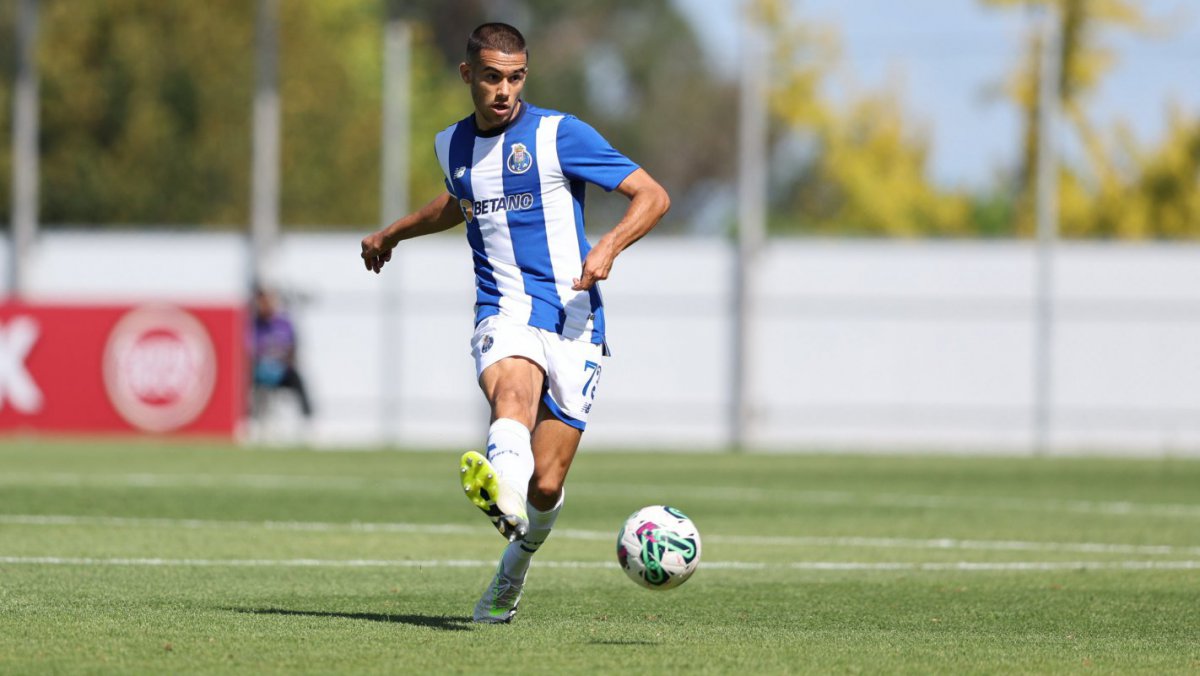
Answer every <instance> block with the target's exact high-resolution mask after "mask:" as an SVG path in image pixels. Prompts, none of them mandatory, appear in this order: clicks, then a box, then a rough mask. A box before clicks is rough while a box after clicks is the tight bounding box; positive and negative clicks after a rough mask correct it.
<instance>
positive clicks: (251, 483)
mask: <svg viewBox="0 0 1200 676" xmlns="http://www.w3.org/2000/svg"><path fill="white" fill-rule="evenodd" d="M447 476H448V477H451V478H448V479H447V480H446V483H445V484H442V483H440V482H436V481H435V482H430V481H427V480H420V479H398V478H386V479H378V478H367V477H354V476H315V475H293V474H236V473H231V474H195V473H189V474H154V473H122V474H104V473H71V472H50V473H39V472H9V473H5V474H3V475H0V485H8V486H63V487H67V486H70V487H118V488H165V489H170V488H218V489H229V488H243V489H261V490H326V491H362V490H366V489H372V488H374V489H378V490H397V491H407V492H410V493H424V494H439V493H442V492H444V491H446V490H450V489H449V488H447V487H448V486H453V485H454V483H453V480H452V478H453V475H452V474H448V475H447ZM672 490H673V489H672V488H671V487H669V486H663V485H658V484H637V483H612V482H598V481H588V482H586V483H584V482H580V483H576V484H572V485H571V492H572V493H573V494H579V495H583V496H590V497H596V496H612V495H627V496H639V497H640V496H645V495H648V494H658V495H669V494H671V492H672ZM686 491H687V493H688V494H689V495H698V496H703V499H704V500H716V501H726V502H746V501H756V502H762V501H766V502H787V503H801V504H817V505H829V506H838V505H853V506H859V507H885V508H905V509H954V510H959V509H986V510H1008V511H1016V512H1050V513H1071V514H1088V515H1104V516H1130V517H1139V516H1153V517H1164V518H1181V519H1200V504H1189V503H1151V502H1134V501H1128V500H1120V501H1098V500H1066V499H1061V500H1060V499H1045V498H1027V497H1007V496H986V495H977V496H972V495H929V494H918V493H912V494H909V493H873V492H853V491H817V490H803V489H795V490H793V489H786V488H758V487H740V486H720V485H717V486H689V487H687V488H686Z"/></svg>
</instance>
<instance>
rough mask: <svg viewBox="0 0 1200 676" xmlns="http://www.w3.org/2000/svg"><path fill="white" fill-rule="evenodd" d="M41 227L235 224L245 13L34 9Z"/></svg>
mask: <svg viewBox="0 0 1200 676" xmlns="http://www.w3.org/2000/svg"><path fill="white" fill-rule="evenodd" d="M40 27H41V34H40V36H39V61H40V68H41V150H42V164H41V170H42V187H41V202H42V206H41V218H42V220H43V221H45V222H48V223H75V224H103V223H118V224H124V223H155V224H157V223H203V224H225V225H232V226H236V225H237V224H239V223H244V222H245V219H246V213H247V209H248V206H247V205H248V192H249V167H248V165H249V161H250V127H249V114H248V113H249V110H250V97H251V89H252V83H253V61H252V59H251V38H252V33H253V30H252V29H253V5H252V4H250V3H245V2H241V1H240V0H212V2H205V3H186V2H169V3H164V2H159V1H158V0H112V1H111V2H87V3H79V2H73V1H72V0H47V1H46V2H43V3H41V20H40Z"/></svg>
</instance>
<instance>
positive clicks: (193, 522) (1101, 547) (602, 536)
mask: <svg viewBox="0 0 1200 676" xmlns="http://www.w3.org/2000/svg"><path fill="white" fill-rule="evenodd" d="M0 524H6V525H22V526H100V527H118V528H185V529H238V530H254V529H263V530H272V531H297V532H322V533H323V532H332V533H416V534H428V535H470V536H475V535H478V534H479V532H480V529H479V528H477V527H470V526H465V525H461V524H449V523H447V524H421V523H361V522H348V523H335V522H313V521H222V520H215V519H169V518H142V517H113V516H70V515H38V514H0ZM701 535H702V538H703V541H704V542H706V543H710V544H732V545H753V546H780V547H851V548H868V549H873V548H879V549H931V550H975V551H1045V552H1075V553H1092V554H1138V555H1163V556H1181V555H1187V556H1192V555H1200V547H1181V546H1173V545H1147V544H1142V545H1135V544H1121V543H1105V542H1037V541H1026V540H982V539H980V540H973V539H972V540H965V539H960V538H924V539H917V538H878V537H858V536H841V537H823V536H811V537H806V536H758V535H721V534H707V533H702V534H701ZM554 536H555V538H556V539H568V540H592V541H608V540H613V539H614V538H615V537H616V535H615V533H607V532H603V531H595V530H583V529H573V528H560V529H555V531H554Z"/></svg>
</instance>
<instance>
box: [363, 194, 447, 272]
mask: <svg viewBox="0 0 1200 676" xmlns="http://www.w3.org/2000/svg"><path fill="white" fill-rule="evenodd" d="M463 220H465V219H464V217H463V213H462V210H461V209H459V208H458V201H457V200H456V199H455V198H454V195H451V194H450V193H449V192H444V193H442V194H441V195H439V196H438V197H435V198H433V200H432V201H431V202H429V204H426V205H425V206H423V207H421V208H420V209H418V210H416V211H414V212H413V213H411V214H409V215H407V216H405V217H404V218H401V219H400V220H398V221H395V222H393V223H392V224H391V225H389V226H387V227H385V228H381V229H379V230H377V231H375V232H373V233H371V234H369V235H367V236H366V237H364V238H363V241H362V259H363V264H364V265H366V266H367V269H368V270H370V271H372V272H374V273H376V274H378V273H379V271H380V270H382V269H383V265H384V264H385V263H387V262H388V261H390V260H392V249H395V248H396V245H397V244H399V243H400V242H401V241H402V240H406V239H412V238H413V237H420V236H421V235H430V234H433V233H435V232H442V231H443V230H449V229H450V228H453V227H454V226H456V225H458V224H459V223H462V222H463Z"/></svg>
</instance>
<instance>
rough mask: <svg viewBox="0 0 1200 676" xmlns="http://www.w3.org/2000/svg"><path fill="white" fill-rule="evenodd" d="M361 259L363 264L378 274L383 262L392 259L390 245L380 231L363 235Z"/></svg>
mask: <svg viewBox="0 0 1200 676" xmlns="http://www.w3.org/2000/svg"><path fill="white" fill-rule="evenodd" d="M362 259H363V265H366V266H367V269H368V270H370V271H371V272H374V273H375V274H379V271H380V270H382V269H383V266H384V264H385V263H387V262H388V261H390V260H392V247H391V246H390V245H389V244H388V243H387V240H386V239H384V236H383V233H382V232H373V233H371V234H369V235H367V236H366V237H363V241H362Z"/></svg>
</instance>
